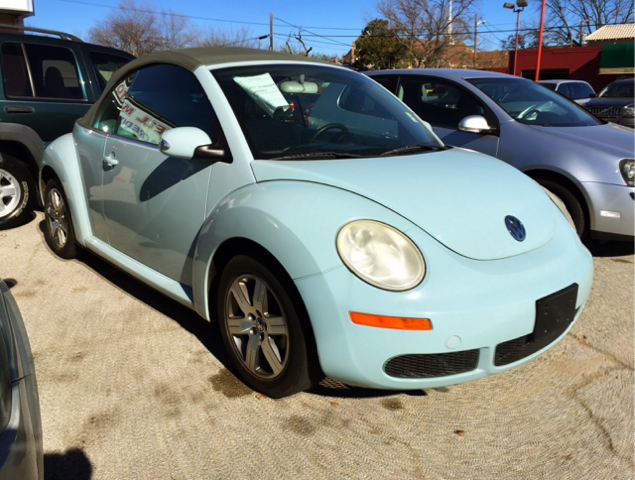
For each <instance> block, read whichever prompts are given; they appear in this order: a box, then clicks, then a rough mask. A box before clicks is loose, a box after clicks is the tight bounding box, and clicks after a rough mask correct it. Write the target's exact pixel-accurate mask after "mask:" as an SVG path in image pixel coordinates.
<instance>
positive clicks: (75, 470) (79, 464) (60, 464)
mask: <svg viewBox="0 0 635 480" xmlns="http://www.w3.org/2000/svg"><path fill="white" fill-rule="evenodd" d="M92 474H93V466H92V464H91V463H90V460H89V459H88V457H87V456H86V454H85V453H84V451H83V450H81V449H79V448H74V449H72V450H68V451H67V452H66V453H45V454H44V480H69V479H71V478H72V479H73V480H90V478H91V477H92Z"/></svg>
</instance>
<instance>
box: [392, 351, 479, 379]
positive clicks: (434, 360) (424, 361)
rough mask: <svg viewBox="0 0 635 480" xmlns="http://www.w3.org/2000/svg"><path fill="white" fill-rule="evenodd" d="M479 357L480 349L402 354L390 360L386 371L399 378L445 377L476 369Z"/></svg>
mask: <svg viewBox="0 0 635 480" xmlns="http://www.w3.org/2000/svg"><path fill="white" fill-rule="evenodd" d="M478 357H479V350H478V349H475V350H465V351H462V352H450V353H434V354H430V355H401V356H399V357H394V358H391V359H390V360H388V362H386V365H385V366H384V371H385V372H386V374H388V375H390V376H391V377H397V378H434V377H445V376H447V375H456V374H458V373H465V372H469V371H471V370H474V369H475V368H476V366H477V365H478Z"/></svg>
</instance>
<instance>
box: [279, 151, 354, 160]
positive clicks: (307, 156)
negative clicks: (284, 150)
mask: <svg viewBox="0 0 635 480" xmlns="http://www.w3.org/2000/svg"><path fill="white" fill-rule="evenodd" d="M364 156H366V155H360V154H359V153H352V152H306V153H295V154H293V155H281V156H280V157H271V158H269V159H268V160H320V159H328V158H362V157H364Z"/></svg>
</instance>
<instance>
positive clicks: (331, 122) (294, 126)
mask: <svg viewBox="0 0 635 480" xmlns="http://www.w3.org/2000/svg"><path fill="white" fill-rule="evenodd" d="M212 74H213V75H214V77H215V78H216V80H217V81H218V83H219V84H220V87H221V88H222V90H223V92H224V93H225V96H226V97H227V100H228V101H229V103H230V105H231V107H232V109H233V111H234V114H235V116H236V119H237V120H238V123H239V124H240V127H241V129H242V131H243V133H244V135H245V138H246V139H247V142H248V144H249V146H250V148H251V151H252V153H253V156H254V158H256V159H284V160H287V159H297V160H305V159H313V158H351V157H368V156H379V155H382V154H385V155H404V154H410V153H419V152H422V151H429V150H439V149H442V148H444V146H443V144H442V143H441V141H440V140H438V138H437V137H436V135H435V134H434V133H432V131H431V130H430V129H429V128H427V127H426V126H424V124H423V123H421V121H420V120H419V119H418V118H417V117H416V116H415V115H414V114H413V113H411V111H410V110H408V108H407V107H405V106H404V105H403V104H402V103H401V102H400V101H399V100H397V98H396V97H394V96H393V95H392V94H390V93H389V92H388V91H387V90H386V89H384V88H383V87H381V86H380V85H378V84H377V83H375V82H374V81H373V80H371V79H369V78H367V77H365V76H364V75H361V74H358V73H356V72H352V71H349V70H346V69H343V68H335V67H329V66H321V65H311V64H307V63H295V62H294V63H287V64H282V65H275V64H267V65H257V66H248V67H237V68H229V69H220V70H212ZM410 147H412V148H410Z"/></svg>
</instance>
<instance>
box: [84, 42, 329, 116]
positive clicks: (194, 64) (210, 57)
mask: <svg viewBox="0 0 635 480" xmlns="http://www.w3.org/2000/svg"><path fill="white" fill-rule="evenodd" d="M276 60H277V61H285V62H312V63H321V64H327V65H331V63H330V62H325V61H323V60H317V59H314V58H309V57H304V56H300V55H289V54H288V53H282V52H270V51H268V50H257V49H253V48H240V47H202V48H183V49H180V50H165V51H162V52H155V53H149V54H147V55H143V56H142V57H139V58H137V59H135V60H133V61H131V62H130V63H127V64H125V65H124V66H123V67H121V68H120V69H119V70H117V71H116V72H115V74H114V75H113V76H112V77H111V78H110V80H109V81H108V84H107V85H106V88H104V92H108V91H110V90H111V89H112V88H113V87H114V86H115V84H116V82H118V81H120V80H121V79H122V78H124V77H125V76H126V75H127V74H128V73H130V72H132V71H134V70H137V69H138V68H140V67H143V66H146V65H153V64H159V63H163V64H171V65H177V66H179V67H183V68H185V69H187V70H189V71H191V72H193V71H194V70H196V69H197V68H198V67H200V66H204V65H218V64H223V63H224V64H228V65H229V64H232V63H237V62H252V61H260V62H266V61H276ZM99 103H100V101H97V102H96V103H95V104H94V105H93V106H92V107H90V109H89V110H88V112H86V115H84V116H83V117H82V118H80V119H79V120H78V121H77V122H78V123H79V124H80V125H83V126H85V127H91V126H92V125H94V123H95V120H96V117H97V109H98V107H97V105H98V104H99Z"/></svg>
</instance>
